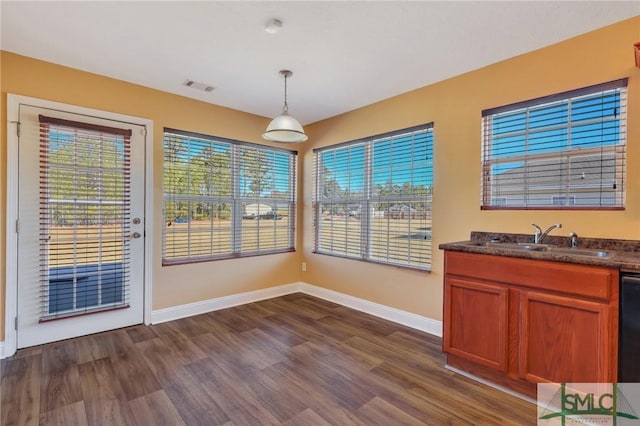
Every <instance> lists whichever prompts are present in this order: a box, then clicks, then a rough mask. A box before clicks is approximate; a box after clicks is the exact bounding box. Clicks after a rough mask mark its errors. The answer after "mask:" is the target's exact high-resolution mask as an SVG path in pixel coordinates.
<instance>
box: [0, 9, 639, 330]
mask: <svg viewBox="0 0 640 426" xmlns="http://www.w3.org/2000/svg"><path fill="white" fill-rule="evenodd" d="M638 41H640V17H636V18H633V19H630V20H626V21H623V22H620V23H618V24H615V25H612V26H609V27H606V28H603V29H600V30H597V31H594V32H591V33H588V34H585V35H582V36H580V37H576V38H574V39H571V40H568V41H565V42H562V43H559V44H557V45H553V46H550V47H547V48H544V49H541V50H538V51H535V52H531V53H528V54H525V55H522V56H519V57H516V58H512V59H509V60H507V61H504V62H500V63H498V64H495V65H491V66H488V67H486V68H483V69H480V70H476V71H473V72H470V73H467V74H464V75H461V76H458V77H455V78H452V79H449V80H446V81H443V82H440V83H437V84H434V85H431V86H427V87H424V88H421V89H419V90H415V91H413V92H410V93H407V94H404V95H401V96H397V97H394V98H391V99H388V100H385V101H383V102H379V103H376V104H374V105H370V106H368V107H365V108H362V109H359V110H356V111H353V112H350V113H347V114H344V115H341V116H338V117H334V118H331V119H328V120H325V121H322V122H319V123H315V124H313V125H309V126H307V127H306V130H307V132H308V133H309V134H310V141H309V142H308V143H306V144H303V145H300V146H298V149H299V150H300V153H301V156H300V157H301V158H300V160H301V161H300V168H299V170H300V174H301V181H302V183H303V185H301V188H300V192H299V194H300V198H299V199H300V201H301V203H300V210H299V211H300V213H302V216H301V222H300V226H299V228H298V229H299V234H298V242H299V244H298V247H299V250H298V252H297V253H291V254H280V255H273V256H260V257H255V258H247V259H238V260H228V261H219V262H208V263H200V264H195V265H188V266H173V267H165V268H162V267H161V265H160V259H161V246H160V244H161V241H160V235H161V226H162V207H161V205H162V204H161V200H162V197H161V181H162V176H161V170H162V151H161V146H162V145H161V144H162V128H163V127H164V126H166V127H173V128H178V129H185V130H190V131H195V132H201V133H205V134H212V135H217V136H222V137H227V138H232V139H239V140H246V141H251V142H258V143H260V140H259V137H260V136H259V135H260V134H261V132H262V130H263V129H264V128H265V126H266V125H267V122H268V121H267V119H266V118H263V117H257V116H252V115H250V114H245V113H242V112H238V111H233V110H230V109H226V108H221V107H216V106H213V105H209V104H206V103H202V102H198V101H194V100H189V99H187V98H183V97H180V96H176V95H171V94H167V93H163V92H159V91H156V90H152V89H148V88H144V87H141V86H137V85H133V84H128V83H124V82H121V81H117V80H113V79H109V78H105V77H100V76H97V75H94V74H89V73H85V72H81V71H77V70H73V69H69V68H65V67H60V66H57V65H52V64H49V63H44V62H41V61H37V60H34V59H30V58H25V57H22V56H18V55H14V54H10V53H7V52H2V55H1V57H0V61H1V62H0V65H1V67H2V68H1V76H0V77H1V85H0V86H1V92H2V98H1V99H0V104H1V105H2V116H1V117H0V120H1V121H0V123H1V124H0V126H2V128H3V130H2V146H1V149H0V171H2V173H0V189H1V190H2V194H3V195H2V197H1V201H0V223H3V224H4V222H5V218H6V208H7V206H6V196H5V195H4V194H6V184H7V182H6V173H5V172H4V170H5V169H6V144H7V143H6V141H7V135H6V126H5V123H6V112H5V106H6V100H7V96H6V94H7V93H15V94H20V95H25V96H32V97H37V98H42V99H48V100H53V101H58V102H64V103H69V104H75V105H80V106H84V107H89V108H96V109H102V110H107V111H113V112H117V113H121V114H129V115H134V116H138V117H143V118H149V119H152V120H154V126H155V127H154V149H155V151H154V160H153V167H154V169H155V175H154V182H153V186H154V194H153V195H154V200H155V205H154V206H153V209H152V210H153V213H152V214H153V218H154V221H155V228H154V229H153V233H154V235H156V236H157V238H156V240H155V247H154V256H153V258H154V264H153V272H154V283H153V285H154V294H153V307H154V309H160V308H164V307H169V306H175V305H180V304H184V303H190V302H196V301H200V300H206V299H209V298H215V297H221V296H225V295H229V294H235V293H240V292H245V291H251V290H257V289H261V288H267V287H271V286H275V285H279V284H285V283H291V282H296V281H305V282H308V283H311V284H315V285H318V286H322V287H325V288H328V289H332V290H335V291H339V292H343V293H346V294H349V295H352V296H356V297H360V298H364V299H368V300H371V301H374V302H377V303H381V304H384V305H387V306H391V307H395V308H399V309H402V310H405V311H409V312H413V313H416V314H420V315H424V316H426V317H429V318H433V319H441V318H442V312H441V311H442V266H443V265H442V263H443V256H442V253H441V252H440V251H439V250H438V249H437V246H438V244H440V243H442V242H447V241H456V240H463V239H466V238H467V237H468V235H469V232H470V231H472V230H486V231H504V232H523V233H528V232H531V227H530V224H531V223H532V222H536V223H538V224H540V225H541V226H545V225H547V224H551V223H555V222H562V223H563V225H564V227H563V229H562V232H563V233H568V232H570V231H575V232H577V233H578V234H579V235H582V236H592V237H609V238H627V239H640V121H639V120H638V117H639V116H640V70H639V69H637V68H635V67H634V63H633V50H632V47H633V43H635V42H638ZM469 48H470V49H478V48H485V49H490V48H491V47H490V46H475V45H473V44H472V43H471V44H470V45H469ZM426 50H427V48H426V47H425V51H426ZM425 54H426V53H425ZM425 72H427V71H425ZM623 77H629V89H628V98H629V108H628V118H629V119H628V128H627V133H628V154H627V158H628V163H627V208H626V210H625V211H619V212H595V211H584V212H549V211H544V212H543V211H515V212H508V211H480V208H479V198H480V179H479V178H480V111H481V110H482V109H485V108H490V107H496V106H500V105H505V104H509V103H513V102H518V101H522V100H526V99H530V98H535V97H539V96H544V95H548V94H552V93H556V92H561V91H565V90H571V89H575V88H579V87H583V86H588V85H591V84H597V83H602V82H606V81H610V80H615V79H619V78H623ZM432 121H433V122H434V123H435V148H434V150H435V152H434V157H435V165H434V172H435V175H434V198H433V232H434V233H433V244H434V256H433V271H432V272H431V273H425V272H417V271H411V270H408V269H402V268H395V267H389V266H382V265H373V264H368V263H363V262H358V261H353V260H345V259H339V258H334V257H329V256H321V255H316V254H313V253H312V246H313V228H312V220H311V217H312V216H311V197H312V193H313V191H312V182H313V174H312V171H313V167H312V151H311V150H312V149H313V148H314V147H319V146H325V145H330V144H334V143H338V142H344V141H348V140H353V139H357V138H360V137H364V136H369V135H374V134H379V133H384V132H387V131H392V130H396V129H400V128H405V127H409V126H413V125H417V124H423V123H427V122H432ZM5 230H6V229H5V227H4V226H2V227H0V259H1V260H0V277H1V281H0V283H1V289H0V290H2V291H0V297H3V296H4V291H3V290H4V286H5V272H4V271H5V267H6V265H5V261H4V259H5V253H6V247H5ZM556 232H557V231H556ZM301 261H306V262H307V272H301V271H300V262H301ZM3 307H4V303H3V302H0V335H2V333H3V331H4V324H3V319H4V312H3Z"/></svg>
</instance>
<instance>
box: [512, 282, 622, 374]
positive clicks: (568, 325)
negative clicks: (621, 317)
mask: <svg viewBox="0 0 640 426" xmlns="http://www.w3.org/2000/svg"><path fill="white" fill-rule="evenodd" d="M520 314H521V317H520V346H519V358H520V377H522V378H523V379H526V380H528V381H530V382H534V383H539V382H571V383H579V382H610V381H615V377H612V372H611V371H610V370H611V369H610V365H609V362H608V360H609V355H610V353H611V349H612V348H611V345H612V343H611V338H610V331H609V316H610V308H609V306H608V305H607V304H604V303H598V302H591V301H586V300H578V299H574V298H571V297H565V296H557V295H551V294H545V293H540V292H535V291H522V292H521V293H520Z"/></svg>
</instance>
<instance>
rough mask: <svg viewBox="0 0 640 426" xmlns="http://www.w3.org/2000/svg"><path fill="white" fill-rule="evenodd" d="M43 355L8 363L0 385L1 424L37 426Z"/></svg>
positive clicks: (13, 360) (7, 425)
mask: <svg viewBox="0 0 640 426" xmlns="http://www.w3.org/2000/svg"><path fill="white" fill-rule="evenodd" d="M41 368H42V354H41V353H39V354H36V355H31V356H28V357H22V358H16V359H11V360H7V361H6V362H4V363H3V369H2V370H3V371H2V382H1V383H0V393H1V395H0V397H1V398H0V404H1V405H0V424H2V425H6V426H9V425H37V424H38V421H39V420H38V419H39V417H40V379H41Z"/></svg>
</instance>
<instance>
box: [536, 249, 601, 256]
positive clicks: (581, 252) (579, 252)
mask: <svg viewBox="0 0 640 426" xmlns="http://www.w3.org/2000/svg"><path fill="white" fill-rule="evenodd" d="M546 251H548V252H549V253H554V254H566V255H570V256H587V257H607V256H609V252H608V251H604V250H597V249H577V248H567V247H548V248H547V250H546Z"/></svg>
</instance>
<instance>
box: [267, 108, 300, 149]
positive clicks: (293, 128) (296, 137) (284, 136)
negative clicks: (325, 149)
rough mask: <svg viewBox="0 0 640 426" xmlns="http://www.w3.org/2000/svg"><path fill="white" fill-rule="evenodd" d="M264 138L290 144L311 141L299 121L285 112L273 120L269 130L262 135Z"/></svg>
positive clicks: (268, 127)
mask: <svg viewBox="0 0 640 426" xmlns="http://www.w3.org/2000/svg"><path fill="white" fill-rule="evenodd" d="M262 138H263V139H266V140H268V141H273V142H288V143H297V142H304V141H306V140H307V139H309V137H308V136H307V135H305V133H304V129H303V128H302V125H301V124H300V123H299V122H298V120H296V119H295V118H293V117H292V116H290V115H289V114H288V113H287V112H285V111H283V112H282V114H280V115H279V116H277V117H276V118H274V119H273V120H271V123H269V125H268V126H267V130H266V131H265V132H264V133H263V134H262Z"/></svg>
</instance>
